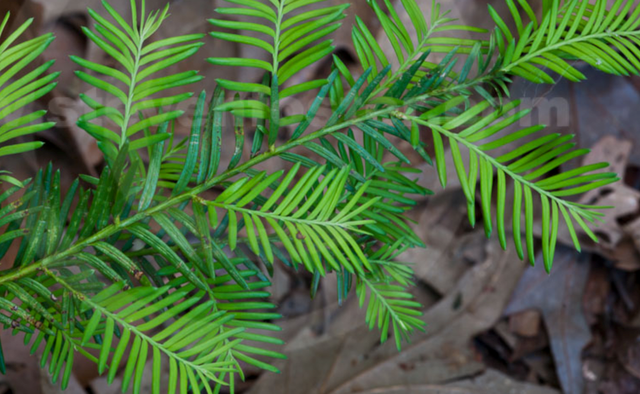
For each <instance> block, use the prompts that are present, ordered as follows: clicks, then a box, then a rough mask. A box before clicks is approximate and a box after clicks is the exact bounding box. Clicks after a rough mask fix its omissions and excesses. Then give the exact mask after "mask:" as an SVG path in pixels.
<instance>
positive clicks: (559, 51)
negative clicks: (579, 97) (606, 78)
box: [489, 0, 640, 83]
mask: <svg viewBox="0 0 640 394" xmlns="http://www.w3.org/2000/svg"><path fill="white" fill-rule="evenodd" d="M507 3H508V4H509V8H510V9H511V11H512V17H513V19H514V21H515V23H516V26H517V31H515V32H511V31H510V30H509V29H508V28H507V26H506V23H505V22H504V21H503V20H502V18H501V17H500V16H499V15H498V14H497V13H496V11H495V10H493V9H492V8H491V7H489V11H490V13H491V16H492V18H493V19H494V21H495V22H496V25H497V26H496V30H495V33H494V37H495V41H496V43H497V45H498V47H499V48H500V53H501V59H500V60H501V62H500V63H501V64H500V67H501V70H502V71H503V72H506V73H509V74H513V75H518V76H521V77H523V78H526V79H528V80H530V81H533V82H538V83H542V82H544V83H554V79H553V78H552V77H551V76H550V75H549V74H548V71H545V70H543V68H547V69H549V70H551V71H553V72H555V73H557V74H559V75H560V76H562V77H564V78H567V79H568V80H570V81H576V82H577V81H581V80H584V79H586V77H585V76H584V75H583V74H582V73H581V72H580V71H578V70H577V69H576V68H575V67H573V66H571V65H570V64H569V63H568V62H567V61H570V60H582V61H584V62H586V63H588V64H590V65H591V66H593V67H595V68H597V69H599V70H601V71H604V72H606V73H609V74H615V75H627V76H628V75H630V74H637V73H638V71H639V70H640V60H639V57H640V50H639V49H638V46H640V40H639V39H638V33H637V31H636V29H637V28H638V26H640V19H639V18H638V17H639V16H640V9H638V8H637V6H636V5H635V1H634V0H628V1H627V0H617V1H615V2H614V3H613V5H612V7H611V8H610V9H607V3H608V2H607V1H606V0H598V1H596V2H595V3H590V2H588V1H580V0H571V1H562V2H560V1H559V0H553V1H549V2H548V3H549V4H548V5H547V9H546V10H545V13H544V16H543V17H542V18H541V19H539V18H537V17H536V16H535V15H534V14H533V11H532V10H531V8H530V7H529V5H528V4H527V3H526V2H522V1H521V2H520V5H519V6H518V5H516V4H515V2H514V1H513V0H507ZM560 3H562V4H560ZM521 10H524V12H525V14H527V15H528V16H529V18H530V19H531V21H530V22H529V23H526V22H525V21H523V20H522V18H521V17H520V13H521ZM629 15H630V16H629Z"/></svg>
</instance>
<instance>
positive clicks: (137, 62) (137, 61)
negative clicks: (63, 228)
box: [71, 0, 203, 158]
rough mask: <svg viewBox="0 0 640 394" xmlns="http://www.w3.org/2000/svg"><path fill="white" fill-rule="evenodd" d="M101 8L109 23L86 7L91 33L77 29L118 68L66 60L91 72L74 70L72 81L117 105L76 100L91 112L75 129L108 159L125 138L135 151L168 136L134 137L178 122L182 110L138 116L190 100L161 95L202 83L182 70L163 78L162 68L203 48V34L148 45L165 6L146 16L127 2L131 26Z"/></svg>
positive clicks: (193, 73) (165, 14) (109, 9)
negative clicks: (110, 125)
mask: <svg viewBox="0 0 640 394" xmlns="http://www.w3.org/2000/svg"><path fill="white" fill-rule="evenodd" d="M103 5H104V8H105V10H106V11H107V13H108V14H109V15H110V17H111V18H112V19H113V20H112V21H109V20H108V19H107V18H105V17H103V16H101V15H100V14H99V13H97V12H96V11H94V10H92V9H89V15H91V17H92V18H93V20H94V22H95V26H94V27H95V30H96V31H95V32H93V31H91V30H90V29H89V28H84V29H83V30H84V33H85V35H86V36H87V37H88V38H89V39H90V40H91V41H93V42H94V43H95V44H96V45H97V46H98V47H100V49H102V50H103V51H105V52H106V53H107V54H108V55H109V56H110V57H111V58H113V60H115V61H116V62H117V64H118V66H119V67H118V68H112V67H109V66H105V65H102V64H96V63H93V62H91V61H89V60H85V59H82V58H79V57H76V56H71V59H72V60H73V61H74V62H75V63H77V64H78V65H80V66H82V67H83V68H86V69H88V70H89V71H92V72H93V73H94V74H89V73H87V72H84V71H77V72H76V75H77V76H78V78H80V79H81V80H83V81H84V82H86V83H88V84H90V85H93V86H94V87H96V88H97V89H99V90H100V91H104V92H106V93H108V94H109V95H110V96H113V97H114V98H115V99H117V101H118V102H119V103H120V104H121V106H120V107H118V108H115V107H109V106H106V105H104V104H101V103H100V102H98V101H96V100H94V99H92V98H91V97H88V96H85V95H82V96H81V98H82V100H83V101H84V103H85V104H87V106H89V107H90V108H91V110H92V111H91V112H89V113H87V114H86V115H83V116H81V117H80V119H79V120H78V125H79V126H80V127H81V128H83V129H84V130H86V131H87V132H88V133H89V134H91V136H93V137H94V138H95V139H97V140H98V141H99V142H100V143H101V144H100V148H101V149H102V151H103V152H104V153H105V155H106V156H107V157H109V158H113V157H115V155H116V154H117V148H122V146H123V145H124V144H125V142H126V141H127V140H129V141H130V145H129V149H131V150H136V149H140V148H146V147H148V146H150V145H153V144H154V143H156V142H158V141H161V140H164V139H168V138H169V134H157V135H147V134H149V133H146V134H145V136H144V137H142V138H134V137H136V135H137V134H139V133H141V132H143V131H146V130H148V129H149V128H151V127H154V126H158V125H160V124H162V123H165V122H167V121H171V120H174V119H176V118H178V117H179V116H180V115H182V113H183V112H182V111H168V112H164V113H162V112H161V113H157V114H154V115H153V116H150V117H148V118H142V119H139V118H138V114H139V113H140V112H141V111H145V110H149V109H161V108H166V107H170V106H173V105H175V104H178V103H180V102H182V101H184V100H187V99H188V98H190V97H191V96H192V94H179V95H172V96H171V95H169V96H167V95H166V94H165V93H166V92H167V91H168V90H171V89H173V88H176V87H180V86H184V85H188V84H192V83H195V82H198V81H200V80H202V77H201V76H199V75H198V72H197V71H186V72H182V73H178V74H171V75H167V73H166V70H167V69H168V68H169V67H171V66H173V65H174V64H176V63H179V62H181V61H183V60H185V59H187V58H189V57H191V56H193V55H194V54H195V53H196V52H197V51H198V49H199V48H200V47H201V46H202V45H203V43H202V42H200V39H201V38H202V37H203V35H201V34H193V35H188V36H179V37H171V38H167V39H163V40H160V41H155V42H151V39H152V37H153V35H154V33H156V32H157V31H158V29H159V28H160V26H161V24H162V23H163V22H164V21H165V20H166V18H167V17H168V12H169V6H168V5H167V6H166V7H165V8H164V9H163V10H161V11H156V12H153V13H151V14H149V15H146V14H145V7H144V2H143V5H142V9H141V10H138V7H137V6H136V2H135V0H131V10H132V15H133V20H132V22H131V23H129V22H127V21H125V20H124V19H123V18H122V17H121V16H120V15H118V13H117V12H116V11H115V10H114V9H113V8H112V7H111V6H110V5H109V3H107V2H103ZM139 13H140V15H139V19H138V14H139ZM158 96H160V97H158ZM95 120H101V121H103V122H106V121H107V120H108V121H111V122H113V123H114V124H115V126H116V127H117V131H113V130H112V129H110V128H108V127H107V125H106V124H96V123H95V122H93V121H95Z"/></svg>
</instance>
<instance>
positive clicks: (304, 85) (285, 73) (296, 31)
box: [209, 0, 349, 152]
mask: <svg viewBox="0 0 640 394" xmlns="http://www.w3.org/2000/svg"><path fill="white" fill-rule="evenodd" d="M225 1H227V2H228V3H231V4H237V5H239V6H240V7H238V6H236V7H224V8H218V9H217V10H216V11H217V13H218V14H220V15H221V16H225V17H228V16H230V17H236V18H246V17H250V19H252V20H253V21H252V22H242V21H233V20H227V19H210V20H209V22H210V23H211V24H212V25H213V26H215V27H216V28H217V29H231V30H232V31H234V33H227V32H222V31H214V32H212V33H211V36H212V37H213V38H216V39H221V40H225V41H229V42H234V43H240V44H244V45H251V46H254V47H257V48H260V49H262V50H264V51H265V52H266V53H267V54H268V56H269V57H270V58H271V62H266V61H264V60H260V59H245V58H240V59H236V58H210V59H209V62H210V63H212V64H215V65H223V66H233V67H250V68H258V69H261V70H264V71H265V72H266V73H267V74H266V75H267V76H268V77H265V80H264V81H263V83H243V82H234V81H230V80H227V79H218V80H217V82H218V83H219V84H220V86H222V87H223V88H224V89H227V90H229V91H235V92H252V93H259V94H260V96H261V97H262V99H258V100H254V99H249V100H240V101H235V102H232V103H228V104H227V105H223V106H221V107H220V108H218V110H219V111H229V112H231V113H233V114H234V115H237V116H241V117H248V118H257V119H261V120H262V122H261V123H260V124H259V126H258V130H257V131H256V137H255V138H256V139H255V140H254V152H257V151H258V150H260V148H261V146H262V144H263V139H264V136H265V135H266V136H267V139H268V145H269V146H272V145H273V144H274V143H275V139H276V138H277V136H278V130H279V129H280V127H283V126H288V125H294V124H298V123H300V122H302V121H303V120H304V119H305V117H304V116H303V115H291V116H288V117H285V118H282V119H280V100H281V99H283V98H286V97H290V96H293V95H296V94H299V93H302V92H306V91H309V90H313V89H319V88H321V87H322V86H324V85H326V84H327V81H326V80H322V79H321V80H313V81H306V80H305V81H304V82H299V81H296V82H293V83H288V82H290V81H291V80H295V78H294V77H296V76H297V75H298V74H299V73H300V72H301V71H303V70H305V69H307V68H308V67H309V66H312V65H313V64H314V63H316V62H318V61H320V60H322V59H324V58H326V57H327V56H329V55H331V53H333V50H334V49H335V47H334V46H333V45H332V40H330V39H328V38H327V37H328V36H329V35H330V34H331V33H333V32H335V31H336V30H338V29H339V28H340V23H339V22H340V20H342V19H344V17H345V14H344V11H345V9H347V8H348V7H349V4H343V5H336V6H325V4H326V3H327V0H318V1H308V0H291V1H282V0H269V1H268V2H267V4H265V3H261V2H259V1H254V0H249V1H236V0H225ZM315 3H320V8H317V7H314V8H311V7H309V6H310V5H312V4H315ZM247 32H251V33H255V35H257V37H255V36H254V35H248V34H247ZM267 123H268V124H267Z"/></svg>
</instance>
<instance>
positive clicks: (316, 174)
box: [205, 164, 376, 276]
mask: <svg viewBox="0 0 640 394" xmlns="http://www.w3.org/2000/svg"><path fill="white" fill-rule="evenodd" d="M299 169H300V164H297V165H296V166H294V168H293V169H292V170H291V171H290V172H289V173H288V174H287V175H286V176H285V177H284V178H282V176H283V172H277V173H275V174H272V175H270V176H267V174H266V173H264V172H262V173H258V174H257V175H256V176H254V177H252V178H241V179H240V180H239V181H237V182H235V183H233V184H231V185H229V186H228V188H227V190H226V191H225V192H224V193H222V194H221V195H220V196H219V197H218V198H217V199H215V200H213V201H208V202H205V204H206V206H207V208H208V210H209V212H210V215H213V216H210V218H211V219H212V220H214V221H215V224H213V223H212V227H218V225H217V222H218V219H217V216H218V213H217V212H216V211H217V210H222V211H223V212H225V213H226V216H225V217H224V220H225V222H228V229H227V233H228V237H229V246H230V248H231V250H235V248H236V245H237V238H238V229H239V226H238V222H239V221H242V222H243V226H244V228H245V229H246V232H247V236H248V241H249V242H248V243H249V246H250V248H251V250H252V251H253V252H254V253H255V254H256V255H264V256H265V257H266V260H267V262H268V263H270V264H273V262H274V248H275V247H278V246H277V245H274V244H279V245H282V247H284V249H285V250H286V251H287V252H288V253H289V255H290V256H291V259H292V261H293V263H294V266H295V265H297V264H303V265H304V266H305V268H306V269H307V270H308V271H309V272H312V273H313V272H316V271H318V272H320V274H321V275H322V276H324V275H325V273H326V270H327V267H325V265H324V263H325V262H326V264H327V265H328V269H332V270H335V271H341V270H342V268H345V269H346V270H347V271H349V272H351V273H356V272H357V273H364V271H365V270H366V269H370V268H371V267H370V264H369V262H368V260H367V258H366V256H365V255H364V254H363V252H362V249H361V247H360V245H358V243H357V242H356V238H355V237H354V235H353V233H354V232H355V233H359V232H362V231H363V230H362V229H361V228H360V227H361V226H364V225H366V224H369V223H371V222H372V221H370V220H363V219H361V213H362V212H363V211H365V210H366V209H367V208H368V207H370V206H371V205H372V204H373V203H375V202H376V200H375V199H370V200H369V201H367V202H364V203H363V202H362V200H361V197H362V195H363V194H364V193H365V192H366V189H367V185H366V184H365V185H362V186H361V187H360V188H359V189H358V190H357V191H356V193H355V194H354V195H353V196H352V198H351V199H350V200H349V201H348V202H345V196H346V194H345V184H346V179H347V176H348V169H343V170H340V171H338V170H332V171H330V172H328V173H327V174H326V175H324V176H323V173H324V167H316V168H313V169H311V170H309V171H308V172H306V173H305V174H303V175H302V176H301V178H300V180H299V181H298V182H297V183H293V180H294V179H295V177H296V175H297V174H298V172H299ZM281 178H282V179H281ZM275 185H277V186H275ZM270 188H273V190H270ZM267 190H270V192H271V194H270V195H266V193H265V192H266V191H267ZM271 234H273V237H272V236H270V235H271Z"/></svg>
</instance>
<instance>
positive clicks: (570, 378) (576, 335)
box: [505, 247, 591, 394]
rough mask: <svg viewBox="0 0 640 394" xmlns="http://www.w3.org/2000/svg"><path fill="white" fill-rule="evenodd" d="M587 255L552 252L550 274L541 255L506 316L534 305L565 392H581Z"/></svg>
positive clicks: (586, 332)
mask: <svg viewBox="0 0 640 394" xmlns="http://www.w3.org/2000/svg"><path fill="white" fill-rule="evenodd" d="M589 269H590V267H589V255H586V254H578V253H576V252H573V251H571V250H569V249H567V248H564V247H563V248H559V249H558V250H557V251H556V259H555V263H554V267H553V270H552V271H551V274H549V275H548V274H547V273H546V272H545V270H544V264H543V263H542V257H541V256H539V258H538V259H537V261H536V267H535V268H532V269H529V270H527V271H526V272H525V274H524V276H523V277H522V280H521V281H520V283H519V284H518V287H517V289H516V291H515V293H514V295H513V299H512V301H511V303H510V304H509V306H508V307H507V308H506V309H505V314H506V315H511V314H514V313H518V312H521V311H524V310H528V309H531V308H535V309H537V310H539V311H540V313H542V317H543V319H544V322H545V326H546V327H547V331H548V332H549V340H550V343H551V350H552V352H553V356H554V360H555V364H556V369H557V372H558V377H559V379H560V381H561V383H562V388H563V390H564V392H565V393H566V394H582V393H583V390H584V378H583V376H582V360H581V355H582V349H584V347H585V346H586V345H587V343H588V342H589V341H590V339H591V332H590V330H589V326H588V325H587V321H586V319H585V317H584V314H583V310H582V295H583V292H584V288H585V285H586V282H587V278H588V276H589Z"/></svg>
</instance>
